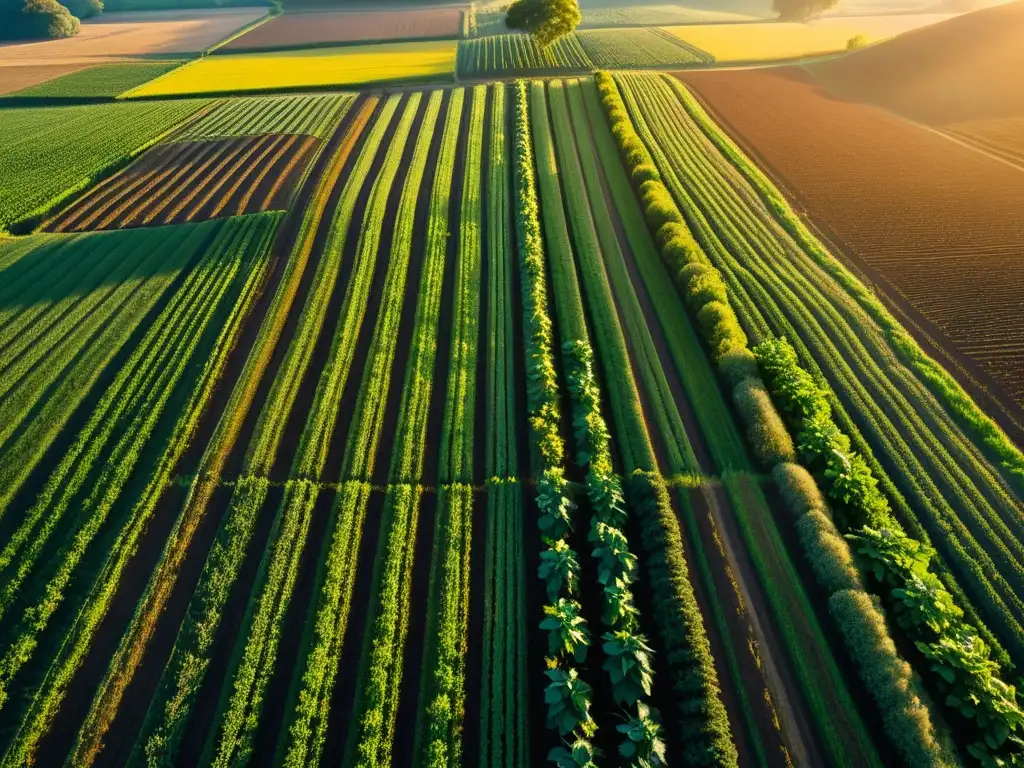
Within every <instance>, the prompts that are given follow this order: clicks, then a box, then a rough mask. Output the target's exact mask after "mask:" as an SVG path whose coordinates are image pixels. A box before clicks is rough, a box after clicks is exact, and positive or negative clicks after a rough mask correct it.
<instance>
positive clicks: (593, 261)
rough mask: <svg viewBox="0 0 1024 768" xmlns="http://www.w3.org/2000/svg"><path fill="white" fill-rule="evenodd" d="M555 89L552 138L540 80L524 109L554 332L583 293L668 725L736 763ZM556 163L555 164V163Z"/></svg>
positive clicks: (578, 327) (719, 761) (568, 334)
mask: <svg viewBox="0 0 1024 768" xmlns="http://www.w3.org/2000/svg"><path fill="white" fill-rule="evenodd" d="M559 86H560V84H558V83H554V84H552V87H553V90H554V92H553V93H552V95H551V105H552V113H553V115H554V116H555V137H552V133H551V129H550V125H549V118H548V102H547V99H546V98H545V88H544V84H543V83H535V84H534V85H533V98H534V101H533V110H532V111H531V117H532V119H533V127H534V140H535V142H536V145H537V149H538V154H537V157H538V161H537V162H538V165H537V167H538V174H539V179H540V189H541V194H542V199H544V200H548V201H559V202H560V198H561V195H562V192H563V190H564V192H565V195H566V198H565V199H566V200H567V201H568V213H569V221H567V220H566V217H565V212H564V211H563V210H562V206H561V205H560V204H558V202H556V203H550V202H549V203H548V204H546V205H545V206H544V215H545V233H546V234H547V235H548V254H549V257H550V261H551V270H552V277H553V286H554V290H553V292H554V296H555V304H556V308H557V310H558V321H559V332H560V334H561V335H562V338H563V340H564V341H566V342H572V341H573V340H574V339H580V338H587V329H586V323H585V318H584V298H585V299H586V302H587V309H588V311H589V312H590V313H591V314H592V316H593V317H594V328H595V338H596V341H597V349H598V353H599V354H598V357H599V359H600V361H601V365H602V371H603V373H604V380H605V382H606V384H607V386H608V387H609V402H610V404H611V407H610V412H611V414H612V424H613V426H614V428H615V431H616V433H617V435H618V440H617V447H618V449H619V452H620V454H621V455H622V457H623V462H624V469H625V472H626V473H627V499H628V501H629V505H630V508H631V510H633V513H634V515H635V516H636V517H637V520H638V530H639V531H640V534H641V538H640V540H641V542H642V544H643V547H644V555H645V557H646V561H647V577H648V579H649V581H650V584H649V588H650V590H651V594H652V597H653V602H654V604H656V605H659V606H662V607H664V606H669V607H667V608H665V609H664V610H659V611H657V613H656V615H655V616H654V617H652V618H653V620H654V623H655V626H656V627H657V630H658V637H657V640H658V647H659V648H660V650H661V652H662V653H663V654H664V655H665V656H666V658H667V659H668V665H669V671H670V681H669V682H670V683H671V685H672V688H673V691H674V693H675V695H676V700H677V704H678V709H677V711H676V712H675V713H673V717H672V721H671V722H672V723H673V725H672V727H671V731H672V732H673V736H674V737H675V738H676V739H677V740H678V743H680V744H681V747H682V749H683V750H684V752H685V753H686V754H687V756H688V758H689V759H691V760H694V761H696V762H697V764H701V765H731V764H734V763H735V761H736V759H737V756H736V748H735V746H734V745H733V743H732V737H731V732H730V727H729V722H728V718H727V715H726V712H725V709H724V706H723V705H722V703H721V699H720V694H719V689H718V681H717V673H716V671H715V667H714V661H713V660H712V658H711V653H710V645H709V642H708V639H707V635H706V633H705V630H704V626H703V618H702V616H701V614H700V609H699V607H698V606H697V602H696V599H695V596H694V593H693V587H692V584H691V582H690V577H689V573H688V569H687V565H686V560H685V556H684V554H683V544H682V533H681V531H680V528H679V522H678V520H677V519H676V516H675V512H674V511H673V509H672V505H671V501H670V499H669V496H668V491H667V488H666V487H665V485H664V482H663V481H662V479H661V475H660V472H659V467H658V464H657V459H656V458H655V455H654V450H653V447H652V445H651V440H650V436H649V434H648V432H647V427H646V423H645V420H644V414H643V411H642V408H641V405H640V401H639V395H638V392H637V384H636V382H635V381H634V379H633V376H632V374H631V371H632V367H631V363H630V360H629V357H628V355H627V354H626V352H625V347H624V340H623V336H622V330H621V327H620V326H619V322H618V318H617V316H616V314H615V306H614V301H613V298H612V295H611V292H610V287H609V285H608V280H607V276H606V275H605V272H604V268H603V266H602V265H601V263H600V255H601V248H600V241H599V235H598V234H597V233H596V232H595V231H594V226H595V225H594V223H593V217H592V216H591V211H590V207H589V206H590V204H589V201H588V196H587V191H586V187H585V183H584V180H583V177H582V174H581V171H580V169H579V165H578V163H579V160H578V157H576V156H575V150H574V149H573V148H572V143H571V140H570V138H571V137H570V134H569V131H570V130H571V128H570V126H569V125H568V123H567V115H566V114H565V112H564V110H563V109H562V108H560V107H561V105H564V101H563V100H562V99H560V98H559V96H560V92H559ZM553 138H554V139H556V140H557V144H558V146H559V147H560V148H561V153H560V154H557V155H556V141H555V140H553ZM570 150H572V151H571V153H570ZM558 160H562V161H563V164H562V166H561V167H560V166H559V165H558V162H557V161H558ZM561 173H564V174H565V181H564V183H563V182H562V181H561V180H560V178H559V177H560V175H561ZM570 223H571V226H572V233H571V234H570V229H569V227H570ZM574 243H575V244H576V246H577V247H576V249H575V255H576V258H577V259H578V260H579V261H580V264H579V267H580V270H579V273H580V275H581V276H582V283H583V291H582V292H581V289H580V285H579V282H578V281H577V272H576V266H575V264H574V258H573V256H574V249H573V244H574ZM662 375H663V374H662ZM677 434H678V433H677ZM683 439H684V440H685V435H683ZM680 455H682V452H680ZM698 702H699V704H698Z"/></svg>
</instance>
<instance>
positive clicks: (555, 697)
mask: <svg viewBox="0 0 1024 768" xmlns="http://www.w3.org/2000/svg"><path fill="white" fill-rule="evenodd" d="M545 674H546V675H547V678H548V680H550V681H551V682H549V683H548V685H547V687H546V688H545V689H544V702H545V703H546V704H547V705H548V717H547V724H548V728H552V729H554V730H556V731H558V733H559V735H561V736H565V735H567V734H570V733H573V732H576V731H578V732H579V733H582V734H584V735H585V736H589V735H592V734H593V733H594V731H595V730H596V728H597V726H596V724H595V723H594V720H593V718H591V716H590V702H591V699H592V691H591V689H590V686H589V685H587V684H586V683H585V682H583V681H582V680H581V679H580V676H579V672H577V671H576V670H575V669H572V668H569V669H562V668H560V667H557V666H556V667H554V668H552V669H549V670H547V671H546V672H545Z"/></svg>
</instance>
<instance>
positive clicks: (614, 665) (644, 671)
mask: <svg viewBox="0 0 1024 768" xmlns="http://www.w3.org/2000/svg"><path fill="white" fill-rule="evenodd" d="M602 637H603V639H604V645H603V646H602V649H603V650H604V653H605V661H604V665H603V666H604V669H605V670H606V671H607V672H608V674H609V675H610V676H611V681H612V698H614V699H615V701H616V702H617V703H619V704H623V705H625V706H633V705H634V704H636V703H637V702H638V701H640V700H641V699H642V698H643V697H644V696H650V695H651V683H652V682H653V678H654V672H653V670H652V668H651V654H652V653H654V651H652V650H651V648H650V647H648V645H647V638H645V637H644V636H643V635H637V634H633V633H632V632H629V631H628V630H618V631H616V632H606V633H605V634H604V635H603V636H602Z"/></svg>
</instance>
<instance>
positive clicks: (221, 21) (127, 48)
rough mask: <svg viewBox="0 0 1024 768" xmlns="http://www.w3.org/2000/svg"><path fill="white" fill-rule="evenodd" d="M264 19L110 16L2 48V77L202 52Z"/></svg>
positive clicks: (250, 14) (261, 11) (199, 14)
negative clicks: (21, 70) (15, 69)
mask: <svg viewBox="0 0 1024 768" xmlns="http://www.w3.org/2000/svg"><path fill="white" fill-rule="evenodd" d="M265 15H266V8H205V9H195V10H187V11H171V12H166V13H161V14H159V16H152V15H150V14H148V13H146V14H141V15H140V14H134V13H123V14H121V13H108V14H104V15H102V16H99V17H96V18H94V19H88V20H86V21H85V22H83V24H82V31H81V32H79V33H78V34H77V35H75V36H74V37H68V38H64V39H62V40H46V41H44V42H29V43H21V44H18V45H2V46H0V72H3V71H4V70H5V69H6V68H7V67H9V66H22V67H24V66H40V65H52V64H60V63H62V62H64V61H79V60H94V63H97V64H98V63H102V62H103V61H104V60H107V59H110V58H112V57H123V56H144V55H145V56H154V55H155V56H170V55H171V54H189V53H202V52H203V51H205V50H206V49H207V48H210V47H211V46H213V45H215V44H216V43H218V42H220V41H221V40H224V39H225V38H227V37H229V36H230V35H231V34H232V33H234V32H236V31H238V30H240V29H242V28H243V27H245V26H246V25H248V24H251V23H252V22H254V21H256V20H257V19H259V18H261V17H262V16H265Z"/></svg>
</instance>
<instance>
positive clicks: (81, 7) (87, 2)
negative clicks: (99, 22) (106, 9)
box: [63, 0, 103, 19]
mask: <svg viewBox="0 0 1024 768" xmlns="http://www.w3.org/2000/svg"><path fill="white" fill-rule="evenodd" d="M63 3H64V5H65V6H66V7H67V9H68V10H69V11H71V15H73V16H77V17H78V18H80V19H88V18H89V17H90V16H96V15H98V14H101V13H103V1H102V0H63Z"/></svg>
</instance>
